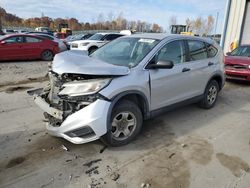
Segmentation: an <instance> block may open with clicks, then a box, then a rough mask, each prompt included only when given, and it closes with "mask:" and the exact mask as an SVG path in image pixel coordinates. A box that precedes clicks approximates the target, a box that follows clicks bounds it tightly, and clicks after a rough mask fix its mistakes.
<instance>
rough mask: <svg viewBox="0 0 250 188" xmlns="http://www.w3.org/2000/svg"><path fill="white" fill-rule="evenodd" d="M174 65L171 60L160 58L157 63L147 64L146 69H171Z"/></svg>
mask: <svg viewBox="0 0 250 188" xmlns="http://www.w3.org/2000/svg"><path fill="white" fill-rule="evenodd" d="M173 66H174V63H173V61H170V60H166V61H164V60H160V61H158V62H157V63H152V64H149V65H148V66H147V68H148V69H172V68H173Z"/></svg>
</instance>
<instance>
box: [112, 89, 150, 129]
mask: <svg viewBox="0 0 250 188" xmlns="http://www.w3.org/2000/svg"><path fill="white" fill-rule="evenodd" d="M123 100H129V101H132V102H134V103H135V104H137V105H138V107H139V108H140V110H141V112H142V116H143V119H144V120H145V119H148V118H149V117H150V113H149V102H148V99H147V97H146V95H145V94H144V93H142V92H141V91H136V90H131V91H124V92H122V93H119V94H118V95H116V96H114V97H112V99H111V105H110V107H109V111H108V116H107V129H108V130H110V122H109V121H110V118H111V115H112V110H113V108H114V107H115V106H116V105H118V104H119V103H120V102H121V101H123Z"/></svg>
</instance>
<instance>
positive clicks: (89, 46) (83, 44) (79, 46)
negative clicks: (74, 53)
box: [70, 33, 125, 54]
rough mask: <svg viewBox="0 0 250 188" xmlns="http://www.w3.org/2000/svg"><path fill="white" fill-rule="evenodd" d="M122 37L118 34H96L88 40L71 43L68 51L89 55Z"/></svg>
mask: <svg viewBox="0 0 250 188" xmlns="http://www.w3.org/2000/svg"><path fill="white" fill-rule="evenodd" d="M122 36H125V35H124V34H120V33H96V34H94V35H93V36H91V37H90V38H88V40H78V41H74V42H72V43H71V45H70V50H82V51H88V52H89V53H90V54H91V53H92V52H94V51H95V50H96V49H98V48H99V47H101V46H103V45H104V44H106V43H108V42H110V41H112V40H114V39H117V38H119V37H122Z"/></svg>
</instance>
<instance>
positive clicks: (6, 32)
mask: <svg viewBox="0 0 250 188" xmlns="http://www.w3.org/2000/svg"><path fill="white" fill-rule="evenodd" d="M3 32H4V33H5V34H13V33H15V31H14V30H13V29H3Z"/></svg>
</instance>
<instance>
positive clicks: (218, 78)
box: [207, 74, 223, 90]
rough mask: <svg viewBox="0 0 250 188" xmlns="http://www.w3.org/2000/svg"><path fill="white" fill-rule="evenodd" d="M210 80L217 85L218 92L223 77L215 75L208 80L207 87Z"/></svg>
mask: <svg viewBox="0 0 250 188" xmlns="http://www.w3.org/2000/svg"><path fill="white" fill-rule="evenodd" d="M212 80H215V81H216V82H217V83H218V84H219V89H220V90H221V89H222V88H223V77H222V76H221V75H220V74H215V75H213V76H212V77H211V78H210V79H209V81H208V83H207V85H208V84H209V82H211V81H212Z"/></svg>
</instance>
